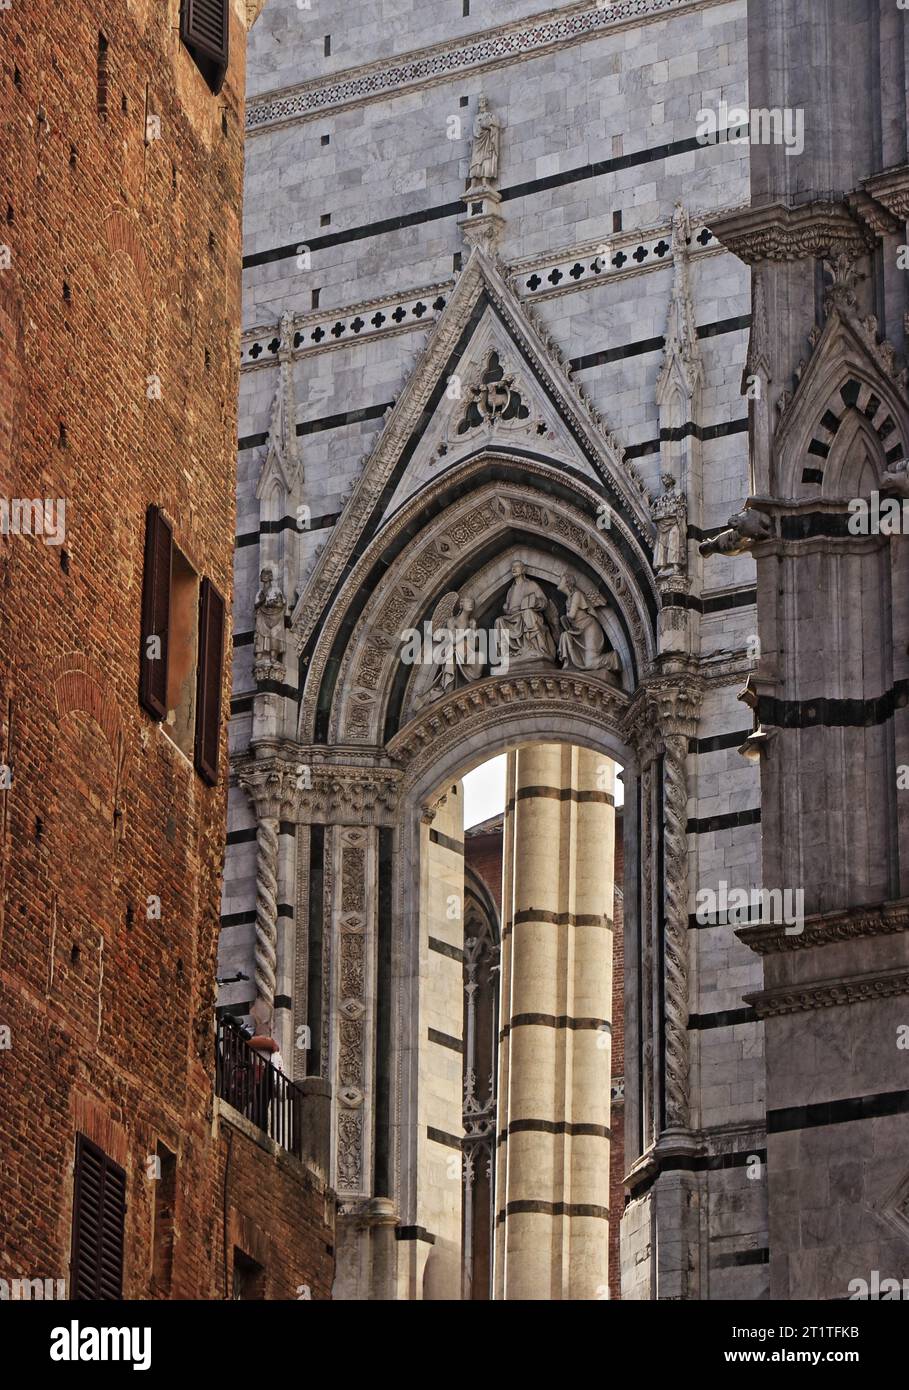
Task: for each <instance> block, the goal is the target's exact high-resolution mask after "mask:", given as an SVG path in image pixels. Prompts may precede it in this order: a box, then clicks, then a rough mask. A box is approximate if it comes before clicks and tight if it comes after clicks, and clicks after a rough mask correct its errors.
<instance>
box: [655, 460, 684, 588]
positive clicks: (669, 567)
mask: <svg viewBox="0 0 909 1390" xmlns="http://www.w3.org/2000/svg"><path fill="white" fill-rule="evenodd" d="M660 482H661V483H662V484H663V489H664V491H663V495H662V496H661V497H658V498H657V500H656V501H655V502H654V503H653V506H652V508H651V513H652V516H653V519H654V521H655V522H656V528H657V538H656V545H655V547H654V551H653V567H654V569H655V570H656V574H657V578H658V579H667V578H669V576H670V575H680V574H684V573H685V571H686V570H687V569H688V505H687V503H686V501H685V498H684V497H681V496H680V495H679V494H678V493H677V492H676V490H675V486H676V483H675V478H674V477H673V476H672V474H671V473H661V474H660Z"/></svg>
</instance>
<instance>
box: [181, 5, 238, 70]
mask: <svg viewBox="0 0 909 1390" xmlns="http://www.w3.org/2000/svg"><path fill="white" fill-rule="evenodd" d="M228 3H229V0H183V5H182V8H181V11H180V37H181V38H182V40H183V42H184V43H185V44H188V45H189V46H190V47H191V48H194V49H195V50H196V52H197V53H201V54H202V55H203V56H204V57H206V58H211V59H212V61H213V62H214V63H217V64H218V66H219V67H224V68H226V67H227V59H228V32H229V29H228V12H227V10H228Z"/></svg>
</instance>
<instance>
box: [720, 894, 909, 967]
mask: <svg viewBox="0 0 909 1390" xmlns="http://www.w3.org/2000/svg"><path fill="white" fill-rule="evenodd" d="M904 931H909V900H907V899H900V900H899V901H896V902H890V903H884V904H883V905H882V906H880V907H870V908H852V909H850V910H848V911H846V912H829V913H819V914H818V915H817V916H814V917H806V919H805V930H804V931H802V932H799V933H797V934H795V933H794V934H792V935H787V933H786V930H785V927H783V926H780V925H778V924H771V923H768V924H764V923H760V924H758V925H756V926H750V927H739V928H738V929H737V930H736V933H735V934H736V936H737V937H738V938H739V940H740V941H743V942H744V943H745V945H746V946H748V947H750V948H751V950H752V951H755V952H757V954H758V955H759V956H769V955H776V954H778V953H780V952H785V951H805V950H808V949H810V948H812V947H814V946H831V945H834V944H835V943H836V942H839V941H852V940H853V939H854V938H856V937H862V936H892V935H893V934H894V933H895V932H904Z"/></svg>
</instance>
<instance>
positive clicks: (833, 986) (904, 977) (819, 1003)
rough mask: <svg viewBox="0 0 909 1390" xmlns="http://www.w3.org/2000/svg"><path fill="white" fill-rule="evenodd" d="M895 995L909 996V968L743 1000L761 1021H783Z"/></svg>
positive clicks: (763, 993)
mask: <svg viewBox="0 0 909 1390" xmlns="http://www.w3.org/2000/svg"><path fill="white" fill-rule="evenodd" d="M895 994H909V968H907V967H906V966H903V967H902V968H901V969H898V970H882V971H878V972H876V973H874V974H870V975H853V976H840V977H839V978H838V979H835V980H818V981H816V982H815V983H813V984H806V985H796V986H792V985H787V986H785V987H784V988H781V989H765V990H760V991H759V992H758V993H756V994H745V995H743V996H742V997H743V999H744V1001H745V1003H746V1004H750V1005H751V1007H752V1008H753V1009H754V1011H755V1012H756V1014H757V1015H758V1017H759V1018H779V1017H781V1016H782V1015H783V1014H799V1013H806V1012H808V1011H809V1010H811V1009H832V1008H835V1007H836V1006H837V1005H840V1004H866V1003H868V1002H869V1001H871V1000H874V999H887V998H890V997H892V996H893V995H895Z"/></svg>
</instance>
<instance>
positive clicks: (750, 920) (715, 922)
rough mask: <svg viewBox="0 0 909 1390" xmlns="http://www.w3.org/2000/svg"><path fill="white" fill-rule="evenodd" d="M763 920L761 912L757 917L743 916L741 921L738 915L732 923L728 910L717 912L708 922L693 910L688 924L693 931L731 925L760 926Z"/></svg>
mask: <svg viewBox="0 0 909 1390" xmlns="http://www.w3.org/2000/svg"><path fill="white" fill-rule="evenodd" d="M762 921H763V918H762V916H761V914H760V913H758V915H757V916H756V917H751V916H746V917H743V918H742V920H741V921H739V920H738V916H737V915H736V920H735V921H734V922H732V923H730V921H729V915H728V913H726V912H716V913H714V914H713V915H712V916H711V917H710V918H709V919H708V920H707V921H706V922H704V921H701V920H700V919H699V918H698V914H697V913H696V912H691V913H689V915H688V926H689V929H690V930H691V931H707V930H709V928H711V927H728V926H730V925H731V926H733V927H756V926H760V924H761V922H762Z"/></svg>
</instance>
